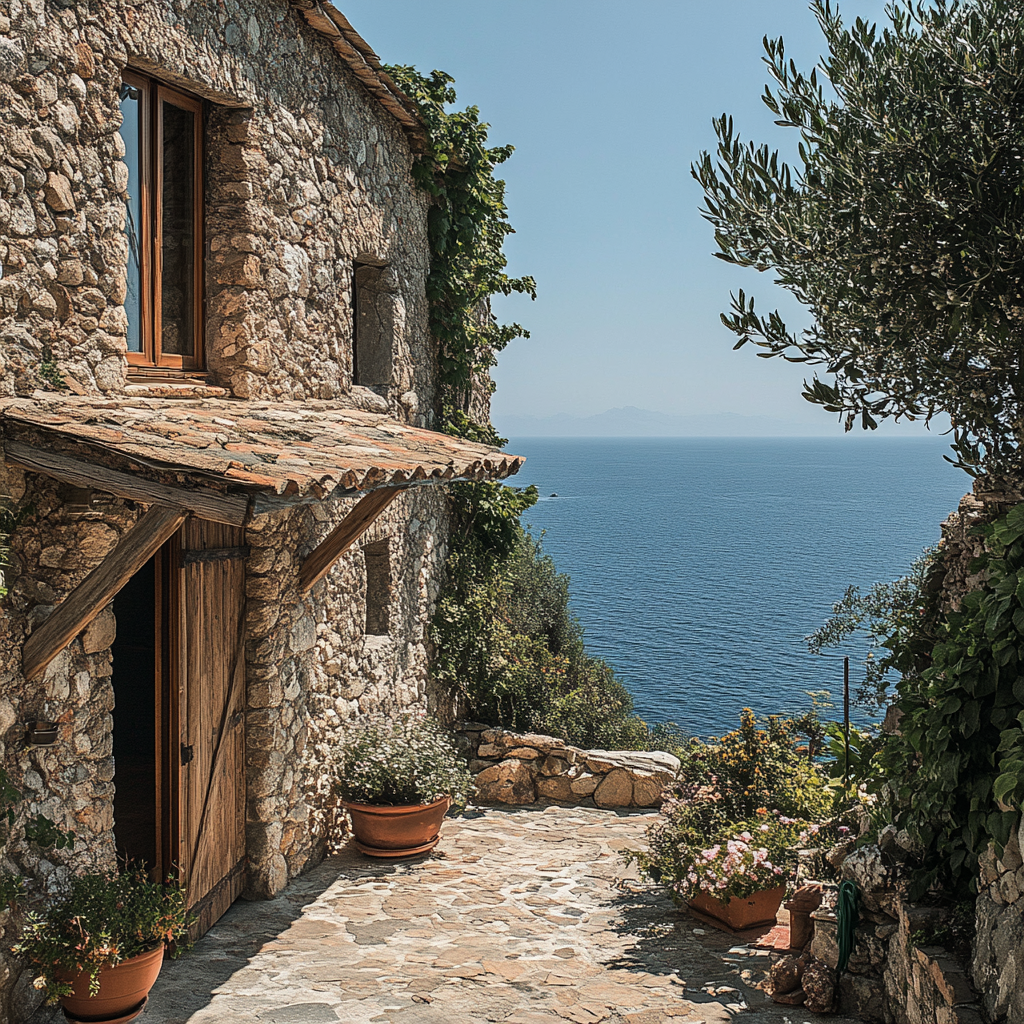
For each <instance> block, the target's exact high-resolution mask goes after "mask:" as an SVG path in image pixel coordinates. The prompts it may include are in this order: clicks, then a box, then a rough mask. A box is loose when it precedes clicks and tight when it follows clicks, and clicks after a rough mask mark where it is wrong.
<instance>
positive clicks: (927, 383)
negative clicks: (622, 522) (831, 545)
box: [692, 0, 1024, 473]
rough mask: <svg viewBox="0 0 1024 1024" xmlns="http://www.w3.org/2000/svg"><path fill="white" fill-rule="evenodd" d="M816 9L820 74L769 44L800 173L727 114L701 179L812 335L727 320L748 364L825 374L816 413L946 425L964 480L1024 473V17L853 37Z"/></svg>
mask: <svg viewBox="0 0 1024 1024" xmlns="http://www.w3.org/2000/svg"><path fill="white" fill-rule="evenodd" d="M811 10H812V11H813V12H814V14H815V15H816V17H817V19H818V22H819V24H820V26H821V29H822V31H823V33H824V36H825V40H826V43H827V47H828V53H827V55H826V56H824V57H823V58H822V59H821V61H820V63H819V65H818V67H817V68H815V69H813V70H812V71H811V72H810V73H809V74H804V73H803V72H801V71H799V70H798V69H797V68H796V66H795V64H794V63H793V62H792V61H787V59H786V56H785V49H784V46H783V40H782V39H775V40H772V39H767V38H766V39H765V41H764V46H765V51H766V57H765V58H764V59H765V63H766V65H767V67H768V69H769V72H770V74H771V77H772V79H773V80H774V84H773V85H769V86H767V87H766V88H765V92H764V96H763V100H764V103H765V104H766V106H767V107H768V108H769V109H770V110H771V111H772V112H773V113H774V114H775V115H776V118H777V120H776V124H778V125H780V126H782V127H785V128H791V129H794V130H795V131H797V132H798V133H799V135H800V138H799V147H798V152H799V158H798V159H797V160H795V161H794V162H793V164H792V165H790V164H788V163H786V162H785V161H784V160H782V159H781V158H780V156H779V154H778V152H777V151H772V150H770V149H769V147H768V146H766V145H757V144H754V143H749V142H744V141H741V139H740V137H739V135H738V134H737V132H736V130H735V128H734V126H733V121H732V118H731V117H729V116H727V115H723V116H722V117H721V118H719V119H716V120H715V122H714V124H715V130H716V133H717V135H718V147H717V153H716V154H714V155H713V154H711V153H706V152H705V153H702V154H701V156H700V158H699V160H698V162H697V163H696V164H695V165H694V166H693V168H692V173H693V175H694V177H695V178H696V179H697V180H698V181H699V182H700V183H701V185H702V186H703V187H704V191H705V197H706V206H705V208H704V209H703V210H702V213H703V215H704V216H705V217H706V218H707V219H708V220H709V221H710V222H711V223H712V224H713V225H714V227H715V238H716V241H717V244H718V248H719V250H720V251H719V252H717V253H716V255H717V256H718V257H719V258H721V259H723V260H725V261H726V262H728V263H732V264H736V265H738V266H742V267H754V268H756V269H757V270H759V271H773V272H774V275H775V281H776V283H777V284H779V285H781V286H782V287H783V288H785V289H787V290H788V291H790V292H791V293H792V294H793V295H794V296H795V297H796V298H797V299H798V300H799V302H801V303H802V304H803V305H804V306H806V307H807V308H808V309H809V311H810V312H811V314H812V318H813V321H812V326H810V327H808V328H807V329H805V330H801V331H793V330H790V329H789V328H788V327H787V326H786V324H785V322H784V321H783V318H782V316H781V315H780V314H779V312H778V311H775V312H773V313H770V314H769V315H767V316H764V315H761V314H760V313H759V312H757V311H755V308H754V300H753V298H750V297H748V296H747V295H746V294H745V293H744V292H743V291H739V292H738V293H736V294H734V295H732V308H731V310H730V312H729V313H727V314H723V315H722V321H723V323H724V324H725V325H726V326H727V327H728V328H729V329H730V330H731V331H733V332H734V333H735V334H736V335H737V337H738V339H739V340H738V342H737V344H736V347H737V348H739V347H740V346H742V345H744V344H746V343H748V342H752V343H753V344H755V345H757V346H759V347H760V348H761V349H762V351H761V352H759V353H758V354H759V355H761V356H762V357H765V358H771V357H775V356H777V357H781V358H783V359H786V360H789V361H792V362H802V363H808V364H811V365H813V366H816V367H820V368H821V369H820V370H815V371H814V375H813V377H812V379H811V380H809V381H805V384H804V397H805V398H806V399H807V400H808V401H810V402H813V403H815V404H817V405H821V406H823V407H824V408H825V409H828V410H830V411H832V412H836V413H839V414H840V417H841V418H842V419H843V421H844V422H845V425H846V429H847V430H849V429H851V428H852V427H853V426H854V425H855V424H856V423H857V422H858V421H860V423H861V424H862V425H863V426H864V427H865V428H874V427H875V426H877V423H878V421H879V420H882V419H886V418H895V419H898V418H900V417H905V418H907V419H918V418H923V419H925V420H930V419H931V418H932V417H933V416H935V415H936V414H938V413H941V412H944V413H948V414H949V416H950V419H951V421H952V425H953V450H954V452H955V454H956V460H955V461H957V463H958V464H959V465H961V466H962V467H963V468H965V469H967V470H968V471H969V472H974V473H976V472H979V471H1014V470H1020V469H1021V468H1022V466H1024V447H1022V443H1024V365H1022V359H1024V297H1022V293H1024V189H1022V183H1024V163H1022V151H1024V2H1021V0H1016V2H1014V0H976V2H974V0H965V2H956V0H933V2H931V3H929V4H924V3H917V2H913V0H900V2H899V3H896V4H893V5H890V7H889V8H888V9H887V11H886V14H887V18H888V24H887V25H886V26H885V27H882V28H879V27H878V26H876V25H874V24H870V25H869V24H868V23H866V22H864V21H862V20H860V19H858V20H856V21H855V22H854V23H853V24H852V25H849V26H848V25H846V24H844V22H843V20H842V19H841V17H840V14H839V12H838V10H836V9H834V8H833V7H832V6H831V4H830V3H829V2H828V0H813V3H812V4H811ZM819 374H822V376H819ZM823 378H824V379H823ZM829 378H833V379H834V383H830V382H829Z"/></svg>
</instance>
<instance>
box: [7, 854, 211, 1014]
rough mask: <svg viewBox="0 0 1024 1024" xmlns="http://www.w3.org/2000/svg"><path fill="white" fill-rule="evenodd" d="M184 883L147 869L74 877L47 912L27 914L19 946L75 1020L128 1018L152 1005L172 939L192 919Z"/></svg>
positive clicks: (40, 984) (51, 998)
mask: <svg viewBox="0 0 1024 1024" xmlns="http://www.w3.org/2000/svg"><path fill="white" fill-rule="evenodd" d="M190 923H191V922H190V915H189V913H188V910H187V905H186V895H185V890H184V889H182V888H181V886H179V885H178V884H176V883H173V882H168V883H167V884H166V885H163V884H160V883H159V882H151V881H150V880H149V878H148V876H147V873H146V871H145V869H144V868H142V867H139V866H136V865H128V866H127V867H126V868H125V869H124V870H123V871H121V872H120V873H119V874H116V873H109V874H107V873H94V874H85V875H76V876H72V877H71V878H70V879H69V880H68V882H67V884H66V885H65V886H64V887H63V888H62V889H61V890H60V891H59V892H58V893H57V894H56V895H55V896H54V897H53V898H52V899H51V900H50V901H49V903H48V905H47V907H46V909H45V910H44V911H43V912H32V913H29V914H28V915H27V917H26V920H25V925H24V927H23V929H22V933H21V938H20V939H19V941H18V943H17V945H15V946H14V949H13V951H14V953H15V955H17V956H20V957H23V958H25V959H26V960H29V961H31V962H32V963H33V964H35V965H36V967H37V969H38V971H39V975H38V977H37V978H36V980H35V982H34V984H35V986H36V988H39V989H44V990H45V992H46V997H47V1002H55V1001H57V1000H59V1001H60V1002H61V1004H62V1006H63V1007H64V1015H65V1016H66V1017H67V1018H68V1020H69V1021H105V1022H117V1024H120V1022H122V1021H129V1020H132V1019H133V1018H135V1017H137V1016H138V1015H139V1014H140V1013H141V1012H142V1010H143V1008H144V1007H145V1005H146V1001H147V999H148V998H149V990H150V989H151V988H152V987H153V984H154V983H155V982H156V979H157V975H158V974H159V973H160V967H161V965H162V964H163V958H164V948H165V946H166V944H167V943H169V942H177V941H179V940H182V939H184V938H185V936H186V934H187V931H188V926H189V924H190Z"/></svg>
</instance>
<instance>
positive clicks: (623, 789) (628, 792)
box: [456, 722, 679, 808]
mask: <svg viewBox="0 0 1024 1024" xmlns="http://www.w3.org/2000/svg"><path fill="white" fill-rule="evenodd" d="M456 732H457V734H458V736H459V738H460V741H461V746H462V751H463V753H464V754H465V755H466V756H467V757H468V758H469V767H470V770H471V771H472V772H473V774H474V775H475V776H476V795H475V799H476V800H477V801H478V802H480V803H485V804H513V805H521V804H535V803H540V804H563V805H567V806H573V805H581V806H584V807H604V808H626V807H660V806H661V802H662V799H663V795H664V794H665V792H666V791H667V790H668V789H670V788H671V787H672V785H673V783H674V782H675V781H676V777H677V775H678V774H679V758H677V757H675V756H674V755H672V754H668V753H665V752H664V751H641V750H614V751H611V750H583V749H581V748H580V747H573V746H570V745H569V744H567V743H565V742H564V741H563V740H560V739H556V738H555V737H554V736H541V735H539V734H536V733H515V732H508V731H506V730H504V729H493V728H490V727H488V726H486V725H481V724H479V723H477V722H461V723H459V724H457V725H456Z"/></svg>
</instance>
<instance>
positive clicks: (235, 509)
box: [4, 441, 249, 526]
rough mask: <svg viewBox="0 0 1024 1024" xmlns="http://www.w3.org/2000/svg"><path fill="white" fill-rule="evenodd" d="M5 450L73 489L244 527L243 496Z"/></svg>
mask: <svg viewBox="0 0 1024 1024" xmlns="http://www.w3.org/2000/svg"><path fill="white" fill-rule="evenodd" d="M4 450H5V459H6V461H7V462H8V463H9V464H10V465H12V466H17V467H18V468H19V469H27V470H30V471H31V472H33V473H45V474H46V475H47V476H52V477H54V478H56V479H57V480H63V481H65V482H66V483H70V484H74V485H75V486H76V487H93V488H95V489H96V490H98V491H105V492H107V493H108V494H115V495H117V497H119V498H129V499H130V500H132V501H140V502H143V503H144V504H147V505H153V504H157V505H166V506H168V507H171V508H178V509H186V510H187V511H189V512H191V513H193V514H194V515H196V516H198V517H199V518H200V519H209V520H211V521H212V522H215V523H225V524H226V525H228V526H245V523H246V520H247V517H248V513H249V499H248V498H247V497H244V496H242V495H235V494H218V493H216V492H214V491H206V490H203V491H199V490H197V491H186V490H183V489H182V488H180V487H169V486H167V485H166V484H160V483H155V482H154V481H152V480H145V479H143V478H142V477H138V476H131V475H130V474H128V473H122V472H120V471H119V470H116V469H109V468H107V467H106V466H100V465H96V464H94V463H88V462H80V461H79V460H78V459H73V458H71V457H70V456H68V455H64V454H62V453H61V452H55V451H48V450H45V449H42V448H35V447H33V446H32V445H27V444H24V443H23V442H21V441H7V442H6V443H5V445H4Z"/></svg>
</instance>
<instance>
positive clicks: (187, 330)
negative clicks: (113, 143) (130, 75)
mask: <svg viewBox="0 0 1024 1024" xmlns="http://www.w3.org/2000/svg"><path fill="white" fill-rule="evenodd" d="M161 106H162V108H163V110H162V114H163V153H162V154H161V157H160V158H161V160H162V161H163V193H162V196H161V214H162V220H163V237H162V238H161V240H160V245H161V252H162V256H163V275H162V279H161V282H160V285H161V295H162V300H161V307H160V315H161V337H160V347H161V349H162V351H163V352H164V353H166V354H173V355H181V356H186V357H190V356H192V355H193V354H194V351H195V341H194V332H195V328H194V319H193V312H194V309H195V294H194V290H195V263H194V261H195V220H194V202H195V198H194V192H195V182H194V180H193V168H194V167H195V117H196V115H195V114H194V113H193V112H192V111H191V110H183V109H182V108H181V107H176V106H174V104H172V103H162V104H161Z"/></svg>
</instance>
